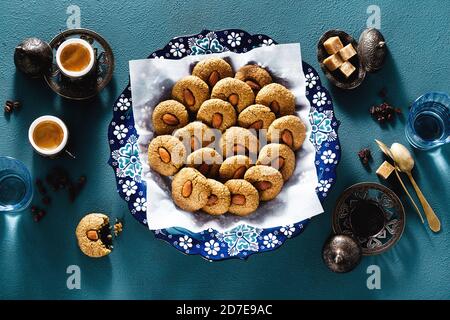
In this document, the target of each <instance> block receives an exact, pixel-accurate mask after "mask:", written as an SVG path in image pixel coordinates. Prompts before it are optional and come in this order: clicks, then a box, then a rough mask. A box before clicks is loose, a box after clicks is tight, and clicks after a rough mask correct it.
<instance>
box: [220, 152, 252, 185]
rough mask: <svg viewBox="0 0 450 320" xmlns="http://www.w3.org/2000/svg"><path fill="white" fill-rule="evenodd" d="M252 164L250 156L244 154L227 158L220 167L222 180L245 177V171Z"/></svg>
mask: <svg viewBox="0 0 450 320" xmlns="http://www.w3.org/2000/svg"><path fill="white" fill-rule="evenodd" d="M251 166H252V161H251V159H250V158H249V157H247V156H243V155H237V156H232V157H229V158H226V159H225V160H224V161H223V163H222V165H221V166H220V169H219V176H220V178H221V179H222V180H224V181H226V180H230V179H243V178H244V175H245V172H246V171H247V169H248V168H250V167H251Z"/></svg>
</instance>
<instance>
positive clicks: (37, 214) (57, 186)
mask: <svg viewBox="0 0 450 320" xmlns="http://www.w3.org/2000/svg"><path fill="white" fill-rule="evenodd" d="M45 182H46V183H47V185H48V186H50V188H51V190H52V191H53V192H57V191H59V190H67V192H68V195H69V201H70V202H74V201H75V199H76V197H77V196H78V194H79V193H80V191H81V190H82V189H83V187H84V186H85V184H86V182H87V178H86V176H85V175H82V176H80V177H79V178H78V180H77V182H73V181H72V179H71V178H70V176H69V174H68V172H67V171H66V170H65V169H63V168H60V167H54V168H53V169H51V170H50V172H49V173H48V174H47V175H46V176H45ZM35 184H36V187H37V190H38V191H39V194H40V195H41V196H42V198H41V202H42V204H43V205H45V206H49V205H50V204H51V203H52V198H51V197H50V195H49V194H48V193H47V189H46V187H45V185H44V182H43V180H42V179H40V178H37V179H36V181H35ZM31 212H32V213H33V219H34V221H36V222H38V221H39V220H40V219H41V218H42V217H43V216H44V215H45V214H46V212H45V211H44V210H41V209H40V208H39V207H37V206H32V207H31Z"/></svg>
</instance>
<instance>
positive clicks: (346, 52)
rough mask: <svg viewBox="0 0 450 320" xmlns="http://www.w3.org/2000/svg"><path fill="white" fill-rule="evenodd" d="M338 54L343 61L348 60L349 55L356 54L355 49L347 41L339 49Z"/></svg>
mask: <svg viewBox="0 0 450 320" xmlns="http://www.w3.org/2000/svg"><path fill="white" fill-rule="evenodd" d="M339 55H340V56H341V58H342V60H343V61H347V60H349V59H350V58H351V57H353V56H354V55H356V50H355V48H353V46H352V44H351V43H349V44H348V45H346V46H345V47H343V48H342V49H341V50H339Z"/></svg>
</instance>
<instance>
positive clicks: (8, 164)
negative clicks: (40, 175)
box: [0, 156, 33, 212]
mask: <svg viewBox="0 0 450 320" xmlns="http://www.w3.org/2000/svg"><path fill="white" fill-rule="evenodd" d="M32 198H33V187H32V179H31V174H30V171H29V170H28V169H27V167H26V166H25V165H24V164H23V163H22V162H20V161H19V160H16V159H14V158H11V157H3V156H0V212H18V211H21V210H24V209H26V208H27V207H28V206H29V205H30V202H31V200H32Z"/></svg>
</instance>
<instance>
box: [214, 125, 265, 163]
mask: <svg viewBox="0 0 450 320" xmlns="http://www.w3.org/2000/svg"><path fill="white" fill-rule="evenodd" d="M220 148H221V149H222V155H223V156H224V157H225V158H228V157H230V156H234V155H247V156H250V157H253V156H255V155H256V154H257V153H258V150H259V142H258V138H257V137H256V136H255V135H254V134H252V132H251V131H250V130H248V129H245V128H241V127H231V128H228V129H227V130H226V131H225V132H224V133H223V135H222V138H221V139H220Z"/></svg>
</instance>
